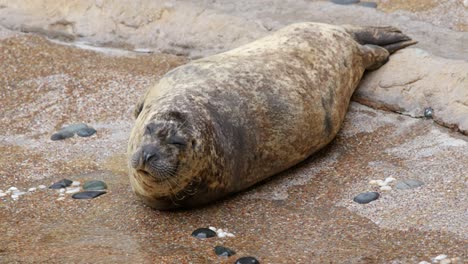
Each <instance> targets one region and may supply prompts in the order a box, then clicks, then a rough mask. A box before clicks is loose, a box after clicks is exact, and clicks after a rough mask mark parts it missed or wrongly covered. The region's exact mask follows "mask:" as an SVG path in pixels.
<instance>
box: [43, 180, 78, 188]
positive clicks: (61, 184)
mask: <svg viewBox="0 0 468 264" xmlns="http://www.w3.org/2000/svg"><path fill="white" fill-rule="evenodd" d="M72 182H73V181H70V180H69V179H63V180H61V181H59V182H56V183H54V184H52V185H51V186H49V189H61V188H66V187H68V186H70V185H71V184H72Z"/></svg>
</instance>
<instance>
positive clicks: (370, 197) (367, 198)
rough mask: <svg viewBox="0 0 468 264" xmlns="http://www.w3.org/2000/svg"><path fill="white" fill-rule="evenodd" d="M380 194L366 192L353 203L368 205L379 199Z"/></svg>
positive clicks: (355, 198) (359, 195)
mask: <svg viewBox="0 0 468 264" xmlns="http://www.w3.org/2000/svg"><path fill="white" fill-rule="evenodd" d="M379 196H380V194H379V193H378V192H365V193H360V194H358V195H357V196H356V197H354V199H353V201H355V202H356V203H359V204H367V203H370V202H372V201H374V200H377V199H378V198H379Z"/></svg>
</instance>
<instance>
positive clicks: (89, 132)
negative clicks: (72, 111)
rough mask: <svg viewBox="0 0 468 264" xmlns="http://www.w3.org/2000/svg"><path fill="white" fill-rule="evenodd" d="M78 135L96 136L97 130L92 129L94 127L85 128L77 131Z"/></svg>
mask: <svg viewBox="0 0 468 264" xmlns="http://www.w3.org/2000/svg"><path fill="white" fill-rule="evenodd" d="M76 134H77V135H78V136H80V137H90V136H92V135H94V134H96V129H94V128H92V127H86V128H83V129H80V130H78V131H76Z"/></svg>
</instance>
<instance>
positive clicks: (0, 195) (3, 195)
mask: <svg viewBox="0 0 468 264" xmlns="http://www.w3.org/2000/svg"><path fill="white" fill-rule="evenodd" d="M7 195H8V194H6V193H3V192H1V193H0V197H5V196H7Z"/></svg>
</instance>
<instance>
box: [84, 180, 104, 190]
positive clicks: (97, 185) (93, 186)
mask: <svg viewBox="0 0 468 264" xmlns="http://www.w3.org/2000/svg"><path fill="white" fill-rule="evenodd" d="M83 189H84V190H87V191H100V190H105V189H107V184H106V183H105V182H103V181H95V180H93V181H88V182H85V183H84V184H83Z"/></svg>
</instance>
